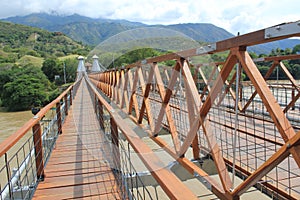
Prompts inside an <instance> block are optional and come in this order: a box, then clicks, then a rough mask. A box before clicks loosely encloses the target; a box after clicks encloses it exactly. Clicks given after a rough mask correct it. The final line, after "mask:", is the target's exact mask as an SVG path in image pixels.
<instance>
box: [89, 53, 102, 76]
mask: <svg viewBox="0 0 300 200" xmlns="http://www.w3.org/2000/svg"><path fill="white" fill-rule="evenodd" d="M92 58H93V65H92V69H91V72H101V68H100V65H99V61H98V58H99V57H98V56H97V55H94V56H93V57H92Z"/></svg>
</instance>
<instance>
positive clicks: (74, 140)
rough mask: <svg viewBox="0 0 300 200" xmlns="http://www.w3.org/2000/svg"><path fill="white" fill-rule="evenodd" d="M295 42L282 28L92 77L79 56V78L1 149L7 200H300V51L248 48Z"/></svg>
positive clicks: (296, 27)
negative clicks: (257, 54)
mask: <svg viewBox="0 0 300 200" xmlns="http://www.w3.org/2000/svg"><path fill="white" fill-rule="evenodd" d="M299 36H300V22H299V21H298V22H291V23H285V24H280V25H277V26H273V27H270V28H266V29H262V30H259V31H255V32H252V33H248V34H245V35H240V36H237V37H234V38H230V39H227V40H223V41H219V42H216V43H214V44H210V45H207V46H203V47H200V48H195V49H189V50H184V51H180V52H176V53H169V54H166V55H162V56H158V57H153V58H148V59H145V60H142V61H139V62H137V63H133V64H130V65H128V66H125V67H120V68H118V69H107V70H105V71H102V70H101V69H100V68H98V67H97V66H96V67H95V68H93V70H92V72H89V73H87V72H86V69H85V68H84V59H83V57H82V58H80V60H79V64H78V70H77V80H76V82H75V83H74V84H72V85H71V86H70V87H69V88H68V89H67V90H65V91H64V92H63V93H62V94H61V95H60V96H59V97H57V98H56V99H55V100H54V101H53V102H51V103H50V104H48V105H47V106H45V107H44V108H42V109H41V110H40V111H39V112H38V113H35V115H34V117H33V118H32V119H30V120H29V121H28V122H27V123H26V124H25V125H24V126H23V127H22V128H21V129H19V130H18V131H17V132H16V133H14V134H13V135H11V136H10V137H9V138H7V139H6V140H5V141H4V142H2V143H1V146H0V157H1V160H0V177H1V180H0V192H1V193H0V199H3V200H4V199H76V198H77V199H168V198H169V199H228V200H229V199H253V198H257V199H299V198H300V133H299V131H300V115H299V112H300V104H299V102H300V100H299V97H300V88H299V81H298V80H295V79H294V76H293V73H292V72H291V71H290V70H289V68H288V66H287V65H286V62H287V61H290V60H295V61H299V59H300V55H299V54H293V55H285V56H274V57H266V58H258V59H253V58H251V56H250V55H249V53H248V52H247V47H250V46H253V45H258V44H264V43H267V42H271V41H277V40H282V39H286V38H291V37H299ZM220 52H223V53H224V52H225V53H227V58H226V60H224V61H221V62H204V61H210V60H209V59H206V58H207V56H210V55H214V54H218V53H220ZM97 58H98V57H97V56H95V57H93V59H94V63H95V64H97ZM170 60H172V61H173V62H174V65H173V66H166V64H165V62H166V61H170ZM262 62H265V63H268V64H269V65H270V67H269V68H268V70H267V72H266V73H265V74H261V73H260V72H259V70H258V68H257V63H262ZM276 70H277V71H278V70H281V71H283V72H284V74H285V77H286V78H285V79H286V80H284V81H281V80H279V79H278V78H277V79H276V80H271V74H272V73H273V74H274V72H275V71H276ZM242 74H243V75H242ZM277 74H278V73H277Z"/></svg>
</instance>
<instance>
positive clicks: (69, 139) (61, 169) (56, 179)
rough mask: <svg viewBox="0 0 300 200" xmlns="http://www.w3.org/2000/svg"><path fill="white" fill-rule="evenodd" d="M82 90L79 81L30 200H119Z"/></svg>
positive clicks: (88, 104) (106, 152)
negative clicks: (41, 175)
mask: <svg viewBox="0 0 300 200" xmlns="http://www.w3.org/2000/svg"><path fill="white" fill-rule="evenodd" d="M85 87H86V85H85V81H82V83H81V85H80V86H79V89H78V92H77V95H76V97H75V99H74V101H73V106H72V108H71V110H70V111H69V115H68V116H67V118H66V121H65V124H64V126H63V133H62V135H60V136H59V138H58V140H57V143H56V147H55V149H54V151H53V152H52V155H51V158H50V160H49V162H48V164H47V166H46V169H45V175H46V178H45V181H44V182H41V183H39V185H38V188H37V190H36V192H35V194H34V197H33V199H76V198H80V199H86V198H88V199H120V196H119V193H118V187H117V183H116V181H115V178H114V175H113V172H112V171H111V168H110V167H109V164H108V163H107V162H106V155H107V154H109V152H108V151H109V149H108V148H107V146H106V145H107V144H105V142H104V138H102V137H101V135H100V134H99V131H95V130H100V127H99V124H98V122H97V119H96V115H95V114H94V110H93V107H92V105H93V104H92V102H91V101H92V100H91V98H90V96H89V94H88V90H87V89H86V88H85Z"/></svg>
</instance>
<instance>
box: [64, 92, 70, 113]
mask: <svg viewBox="0 0 300 200" xmlns="http://www.w3.org/2000/svg"><path fill="white" fill-rule="evenodd" d="M64 101H65V114H66V116H67V115H68V107H69V106H68V94H66V95H65V96H64Z"/></svg>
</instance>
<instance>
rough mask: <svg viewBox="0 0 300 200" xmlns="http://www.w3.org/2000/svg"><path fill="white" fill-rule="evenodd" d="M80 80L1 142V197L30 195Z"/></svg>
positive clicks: (40, 178) (60, 130) (36, 183)
mask: <svg viewBox="0 0 300 200" xmlns="http://www.w3.org/2000/svg"><path fill="white" fill-rule="evenodd" d="M78 84H79V82H77V83H75V84H74V85H71V86H70V87H69V88H68V89H67V90H65V91H64V92H63V93H62V94H61V95H60V96H59V97H57V98H56V99H55V100H54V101H53V102H51V103H50V104H48V105H47V106H45V107H44V108H42V109H41V110H37V109H35V110H33V114H34V116H33V118H32V119H31V120H29V121H28V122H27V123H26V124H25V125H24V126H23V127H21V128H20V129H19V130H18V131H17V132H15V133H14V134H12V135H11V136H10V137H9V138H7V139H6V140H4V141H3V142H2V143H1V145H0V199H1V200H6V199H31V197H32V195H33V193H34V191H35V188H36V187H37V185H38V183H39V182H40V181H43V180H44V179H45V175H44V168H45V166H46V164H47V161H48V160H49V157H50V155H51V152H52V150H53V148H54V146H55V142H56V139H57V138H58V136H59V134H61V133H62V129H61V128H62V124H63V122H64V120H65V117H66V115H67V114H68V109H69V108H70V106H71V105H72V98H73V96H74V95H75V93H74V91H76V87H78Z"/></svg>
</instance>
